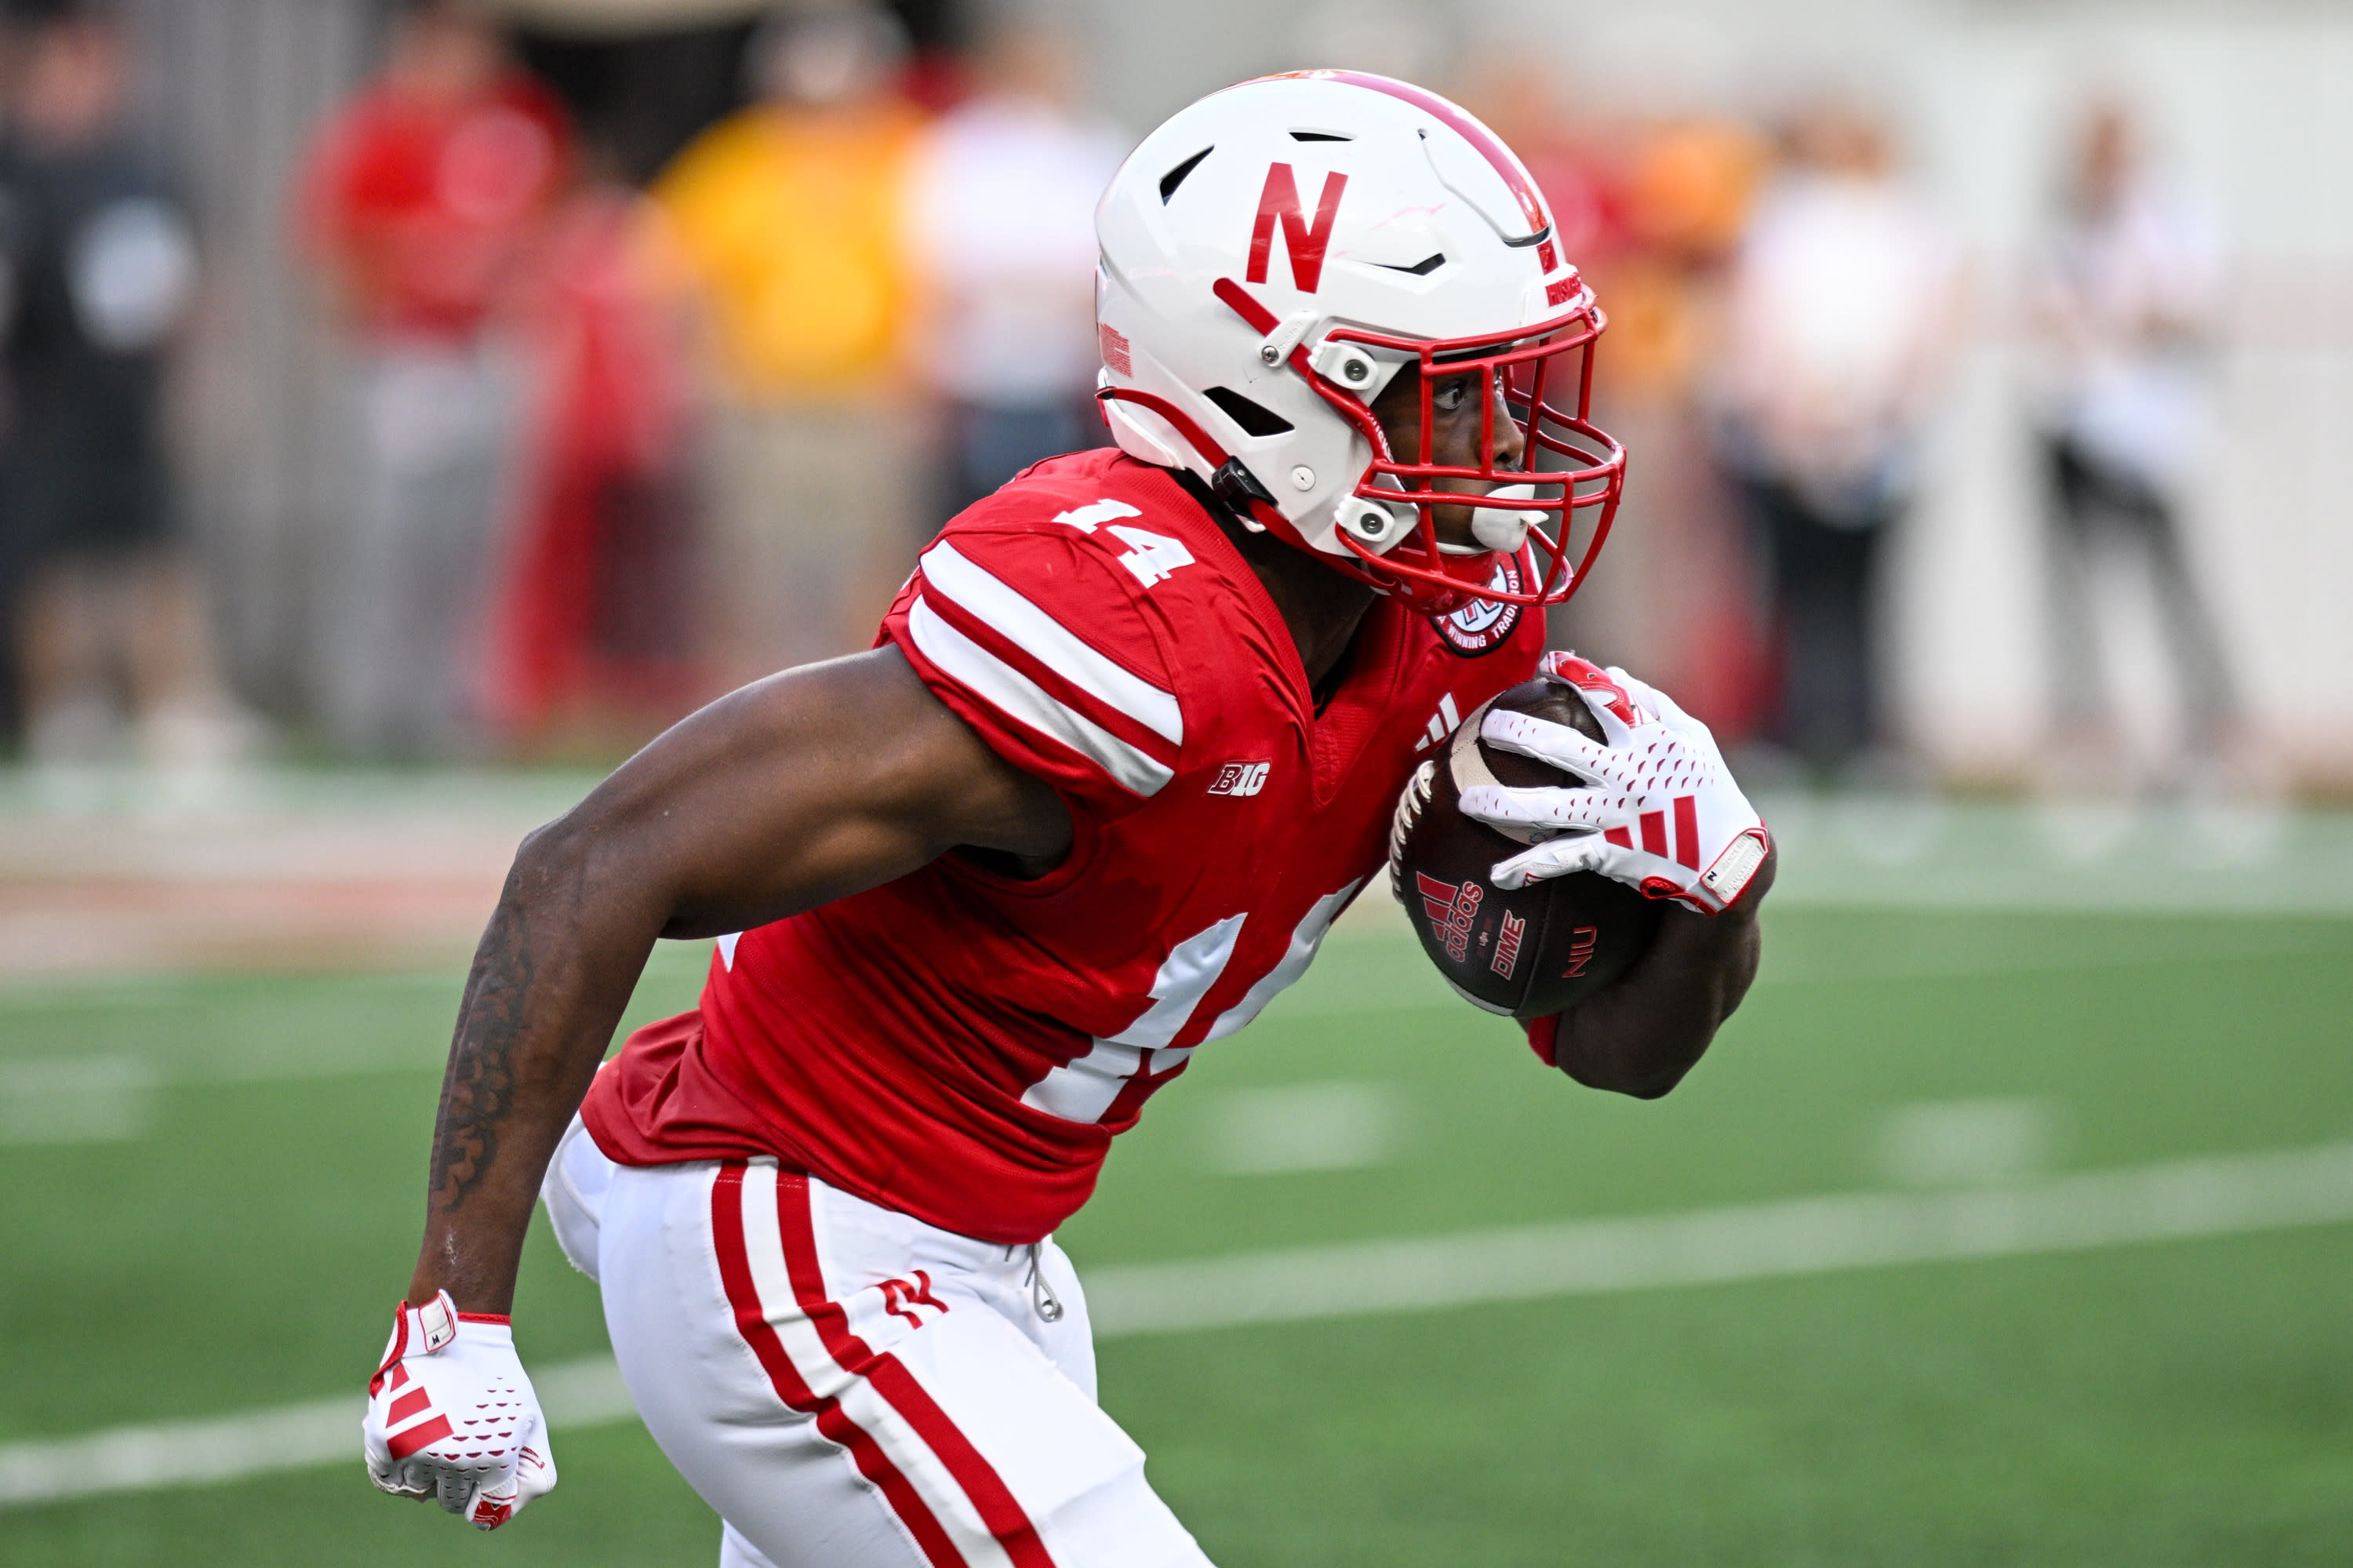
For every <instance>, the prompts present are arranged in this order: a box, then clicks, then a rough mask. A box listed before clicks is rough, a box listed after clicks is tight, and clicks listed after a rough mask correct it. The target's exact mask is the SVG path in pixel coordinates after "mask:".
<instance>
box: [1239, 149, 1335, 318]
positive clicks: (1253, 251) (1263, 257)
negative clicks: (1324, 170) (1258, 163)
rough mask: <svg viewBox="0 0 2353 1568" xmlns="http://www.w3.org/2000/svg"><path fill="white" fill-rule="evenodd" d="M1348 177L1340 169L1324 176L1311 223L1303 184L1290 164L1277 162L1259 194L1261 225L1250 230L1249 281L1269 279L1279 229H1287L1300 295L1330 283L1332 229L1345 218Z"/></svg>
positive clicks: (1287, 245)
mask: <svg viewBox="0 0 2353 1568" xmlns="http://www.w3.org/2000/svg"><path fill="white" fill-rule="evenodd" d="M1347 188H1348V176H1347V175H1344V174H1341V173H1339V172H1337V171H1336V170H1335V172H1333V173H1331V174H1328V175H1324V195H1323V196H1322V197H1321V198H1320V199H1319V200H1318V201H1317V202H1316V204H1315V221H1314V223H1313V224H1312V225H1311V224H1310V223H1309V222H1308V221H1307V216H1306V214H1305V213H1303V212H1302V211H1301V210H1300V206H1299V185H1298V182H1297V181H1296V180H1294V179H1293V177H1292V174H1291V165H1290V164H1269V165H1268V167H1267V171H1266V188H1265V189H1264V190H1262V191H1261V192H1259V196H1258V224H1257V227H1255V228H1252V229H1251V230H1250V272H1249V274H1248V277H1249V281H1251V282H1253V283H1263V282H1265V281H1266V264H1267V253H1268V252H1269V251H1271V250H1272V249H1274V226H1275V224H1276V223H1277V222H1278V221H1279V222H1281V223H1282V246H1283V249H1285V250H1287V251H1289V252H1290V253H1291V281H1292V282H1293V283H1294V284H1296V285H1297V286H1298V288H1299V291H1300V292H1302V293H1303V294H1312V293H1314V291H1315V285H1316V284H1318V283H1320V282H1322V281H1324V249H1325V248H1326V247H1327V246H1329V245H1330V244H1331V243H1332V225H1333V222H1334V220H1335V219H1336V218H1337V217H1339V216H1340V193H1341V192H1342V191H1344V190H1345V189H1347Z"/></svg>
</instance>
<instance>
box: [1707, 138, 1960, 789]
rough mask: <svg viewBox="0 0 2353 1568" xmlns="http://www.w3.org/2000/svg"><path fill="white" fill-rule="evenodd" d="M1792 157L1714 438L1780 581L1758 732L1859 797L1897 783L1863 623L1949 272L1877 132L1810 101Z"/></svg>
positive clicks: (1759, 252)
mask: <svg viewBox="0 0 2353 1568" xmlns="http://www.w3.org/2000/svg"><path fill="white" fill-rule="evenodd" d="M1785 147H1786V152H1787V162H1786V165H1785V167H1784V169H1783V171H1782V173H1781V175H1780V176H1779V177H1778V180H1777V181H1776V182H1775V184H1774V185H1772V187H1771V188H1770V189H1769V190H1768V191H1767V193H1766V196H1765V197H1764V199H1763V200H1762V201H1761V202H1760V203H1759V205H1758V207H1757V211H1756V214H1755V216H1754V217H1753V219H1752V220H1751V222H1750V224H1749V227H1748V230H1747V233H1746V236H1745V237H1744V238H1742V241H1741V247H1740V254H1739V259H1738V261H1737V263H1736V270H1735V273H1734V279H1733V284H1732V290H1731V299H1730V309H1729V314H1728V318H1727V321H1726V323H1725V347H1724V354H1723V357H1722V360H1721V362H1720V364H1719V365H1718V366H1717V372H1718V377H1719V379H1718V385H1717V387H1716V392H1717V395H1718V396H1719V397H1720V398H1721V411H1722V423H1721V427H1720V436H1721V440H1722V449H1723V453H1724V459H1725V464H1726V466H1727V467H1728V468H1729V469H1730V470H1731V471H1732V472H1733V473H1734V474H1735V475H1736V476H1737V477H1738V479H1739V480H1740V482H1741V483H1742V484H1743V486H1744V487H1745V488H1746V492H1747V494H1748V499H1749V503H1750V508H1751V514H1752V516H1753V517H1754V519H1755V522H1756V526H1757V535H1758V538H1759V542H1760V544H1761V545H1762V546H1763V548H1764V553H1765V555H1766V556H1767V559H1768V561H1769V563H1770V568H1771V573H1772V597H1773V602H1774V606H1775V613H1776V617H1777V620H1778V632H1779V640H1780V645H1781V647H1780V653H1781V661H1780V662H1781V678H1780V691H1779V700H1778V704H1777V705H1775V709H1776V711H1775V714H1774V717H1773V721H1772V723H1771V725H1770V726H1769V729H1768V733H1769V734H1770V735H1771V736H1772V738H1773V739H1775V740H1776V741H1778V743H1779V744H1781V745H1783V746H1785V747H1789V748H1791V749H1792V750H1793V751H1794V752H1795V753H1796V754H1797V756H1798V758H1799V759H1800V760H1802V761H1803V762H1804V763H1805V764H1806V765H1807V767H1808V768H1810V770H1811V771H1812V772H1813V773H1814V774H1815V775H1816V776H1817V777H1818V778H1819V779H1822V780H1824V781H1841V780H1845V781H1863V782H1869V781H1874V780H1877V779H1881V778H1882V776H1900V775H1901V774H1902V773H1903V772H1904V771H1905V768H1904V765H1903V764H1902V762H1901V759H1900V758H1898V757H1897V756H1896V755H1895V754H1894V753H1893V752H1892V751H1890V750H1888V749H1886V728H1885V715H1884V713H1883V691H1882V689H1881V688H1882V678H1881V674H1880V666H1881V660H1880V658H1879V655H1878V650H1877V642H1878V636H1877V633H1876V630H1875V629H1874V627H1873V616H1874V613H1875V610H1876V600H1877V599H1878V595H1879V588H1880V580H1879V579H1880V562H1881V560H1882V558H1883V555H1884V548H1883V546H1884V544H1885V541H1886V538H1887V535H1888V534H1889V533H1890V531H1891V530H1892V528H1893V526H1894V524H1895V522H1896V520H1897V519H1898V518H1899V517H1900V516H1901V515H1902V514H1903V512H1904V510H1905V505H1906V504H1907V503H1908V501H1909V499H1910V495H1911V491H1912V484H1913V466H1914V458H1915V445H1916V442H1917V438H1918V436H1919V431H1920V427H1921V424H1922V421H1923V420H1924V419H1925V418H1926V414H1927V411H1928V407H1929V403H1930V400H1931V399H1932V398H1933V397H1935V396H1936V393H1937V391H1938V390H1939V389H1940V387H1941V384H1942V379H1943V373H1944V370H1945V366H1946V363H1947V358H1948V350H1949V347H1950V345H1951V338H1952V331H1953V328H1954V326H1955V324H1956V323H1955V319H1954V317H1955V307H1956V304H1957V260H1956V256H1955V253H1954V250H1953V248H1952V246H1951V243H1950V241H1949V239H1948V238H1947V233H1946V231H1945V229H1944V228H1943V226H1942V225H1941V224H1940V223H1939V222H1938V221H1937V219H1936V217H1935V215H1934V214H1933V213H1932V212H1931V211H1930V210H1929V209H1928V207H1926V204H1925V203H1924V202H1923V201H1922V200H1921V199H1920V198H1919V197H1918V196H1916V195H1915V193H1914V192H1913V191H1912V189H1911V188H1910V186H1909V185H1906V184H1905V181H1904V180H1903V179H1902V178H1901V177H1900V176H1899V175H1898V174H1897V173H1896V169H1895V160H1894V148H1893V146H1892V145H1891V144H1890V141H1889V137H1888V133H1887V131H1886V129H1885V128H1884V127H1883V125H1881V124H1880V123H1879V122H1878V121H1877V120H1876V119H1874V118H1873V117H1872V116H1871V115H1870V114H1868V113H1866V112H1864V111H1862V110H1861V109H1859V108H1857V107H1855V106H1853V105H1851V104H1849V103H1846V102H1844V101H1840V100H1834V99H1824V100H1821V101H1817V102H1815V103H1813V104H1811V105H1809V106H1808V107H1806V108H1805V109H1803V110H1802V111H1799V114H1798V115H1797V116H1796V118H1795V119H1794V120H1793V121H1792V122H1790V125H1789V127H1788V131H1787V132H1786V135H1785Z"/></svg>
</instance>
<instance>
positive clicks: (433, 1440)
mask: <svg viewBox="0 0 2353 1568" xmlns="http://www.w3.org/2000/svg"><path fill="white" fill-rule="evenodd" d="M360 1441H361V1443H362V1445H363V1446H364V1447H365V1449H366V1450H367V1467H368V1479H370V1480H372V1481H374V1482H375V1485H376V1489H377V1490H378V1491H385V1492H390V1493H391V1494H392V1495H393V1496H395V1497H402V1498H420V1499H421V1498H427V1497H430V1498H437V1499H439V1500H440V1503H441V1506H442V1508H443V1509H445V1510H448V1512H450V1513H454V1514H461V1515H463V1516H464V1517H465V1520H466V1522H467V1523H469V1524H470V1525H472V1526H473V1527H474V1528H475V1529H477V1530H496V1529H497V1528H498V1527H499V1526H501V1525H502V1524H504V1523H505V1522H506V1521H507V1520H511V1519H512V1518H513V1517H514V1516H515V1515H516V1514H518V1513H521V1512H522V1509H523V1505H524V1504H526V1503H528V1502H530V1501H531V1499H533V1498H535V1497H538V1496H540V1495H541V1494H542V1493H543V1492H547V1491H551V1490H553V1489H554V1486H555V1460H554V1457H553V1456H552V1455H550V1454H549V1452H548V1447H547V1424H546V1422H545V1421H544V1420H543V1419H542V1417H541V1415H540V1414H539V1398H538V1396H537V1395H536V1394H534V1393H532V1389H531V1379H530V1378H528V1377H526V1376H524V1375H523V1370H522V1361H518V1360H517V1359H516V1358H515V1351H514V1330H513V1328H512V1326H510V1324H509V1323H508V1321H507V1319H504V1318H498V1317H491V1316H489V1315H487V1314H483V1313H460V1312H459V1310H458V1307H457V1303H455V1302H453V1301H451V1300H450V1299H449V1293H448V1291H446V1290H444V1291H440V1292H438V1293H437V1294H436V1295H435V1296H434V1298H433V1299H432V1300H430V1301H427V1303H426V1304H425V1305H424V1306H422V1307H411V1306H409V1305H408V1304H407V1303H406V1302H405V1301H404V1302H402V1303H401V1304H400V1306H399V1307H398V1308H396V1309H395V1310H394V1313H393V1325H392V1342H391V1343H390V1344H388V1345H386V1346H385V1352H384V1364H383V1365H382V1366H380V1367H378V1368H377V1369H376V1374H375V1377H373V1378H371V1379H369V1380H368V1406H367V1414H366V1415H364V1416H363V1417H362V1418H361V1420H360Z"/></svg>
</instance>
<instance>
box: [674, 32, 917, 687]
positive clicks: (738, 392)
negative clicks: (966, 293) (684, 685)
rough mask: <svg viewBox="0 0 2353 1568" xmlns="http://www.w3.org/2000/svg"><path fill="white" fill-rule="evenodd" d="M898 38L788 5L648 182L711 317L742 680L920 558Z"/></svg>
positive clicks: (861, 609)
mask: <svg viewBox="0 0 2353 1568" xmlns="http://www.w3.org/2000/svg"><path fill="white" fill-rule="evenodd" d="M904 50H905V38H904V36H903V34H902V32H901V31H900V29H899V26H898V25H897V23H896V22H895V21H894V20H893V19H892V17H891V16H889V15H888V14H887V13H885V12H882V11H881V10H878V9H874V8H872V7H869V6H864V5H847V4H844V5H826V6H821V7H817V8H812V9H807V10H797V11H791V12H783V13H779V14H778V15H777V16H776V17H774V18H773V19H771V20H770V21H769V22H768V23H767V24H766V25H765V26H764V27H763V28H762V30H761V32H760V33H759V34H758V35H756V36H755V37H754V40H753V44H752V47H751V49H750V51H749V53H748V55H747V58H746V69H747V71H748V72H749V73H750V76H751V85H752V87H753V90H754V98H755V101H754V103H753V104H752V105H751V106H750V107H749V108H746V109H744V110H743V111H740V112H738V113H736V114H734V115H733V116H732V117H730V118H729V119H727V120H724V121H722V122H720V123H719V124H717V125H715V126H713V127H712V129H710V130H709V131H707V132H703V134H702V136H700V137H699V138H697V139H696V140H695V141H694V142H693V143H691V145H689V146H688V147H687V149H686V150H685V151H684V152H683V153H681V154H679V156H678V158H677V160H676V161H675V162H674V163H673V164H671V165H670V168H669V169H668V170H666V171H665V172H664V173H663V174H662V175H661V176H660V178H659V180H657V181H656V183H655V185H654V193H653V194H654V198H655V201H656V203H657V204H658V206H659V208H660V210H661V211H662V212H663V213H664V214H665V215H666V217H667V218H668V221H669V224H670V228H671V231H672V236H673V238H674V241H675V244H676V247H677V249H678V252H679V254H680V256H681V258H682V260H683V261H684V264H685V266H686V268H687V269H688V270H689V273H690V275H691V278H692V280H693V282H694V284H695V286H696V287H697V288H698V289H699V291H700V292H701V295H702V301H703V303H704V305H705V315H706V321H707V325H708V328H709V334H708V343H709V350H710V354H709V357H710V361H711V365H712V373H713V379H714V380H715V382H716V387H715V392H716V394H717V396H716V401H717V404H718V407H717V408H716V409H715V410H714V418H712V421H711V446H710V450H709V453H708V457H707V460H706V469H705V475H704V477H705V481H706V483H707V484H708V486H709V489H710V492H711V494H710V516H709V526H710V530H711V537H710V541H709V548H710V556H711V560H710V566H711V568H712V593H711V596H710V599H711V604H712V616H713V620H714V624H713V625H712V627H711V628H710V633H711V636H712V641H713V643H714V644H715V646H714V647H713V649H712V653H713V656H714V658H715V660H716V662H717V664H718V670H717V672H716V673H717V674H718V675H719V677H720V678H721V679H722V680H723V682H725V683H728V684H733V683H736V682H739V681H742V680H746V679H751V678H754V677H756V676H758V675H762V674H765V673H770V672H773V671H776V670H780V669H784V668H786V667H787V666H789V665H793V664H798V663H804V662H808V661H810V660H815V659H823V658H828V657H830V656H831V655H833V654H837V653H846V652H851V651H852V650H854V649H856V648H858V647H860V646H862V645H863V644H864V642H865V641H866V637H865V635H864V630H863V629H866V628H870V627H871V625H872V623H873V620H874V618H875V615H876V614H877V613H879V611H880V609H881V606H882V604H883V602H884V601H885V600H886V599H888V596H889V590H890V588H892V586H894V585H895V583H896V582H897V580H898V578H899V577H901V576H902V575H904V572H905V570H906V569H907V567H908V566H910V565H912V562H913V538H912V535H911V529H910V527H909V519H910V517H911V516H912V514H913V496H914V494H915V488H914V486H915V484H916V482H918V481H919V479H920V474H919V473H917V472H915V471H914V465H913V464H912V463H911V462H910V461H909V426H908V423H907V419H906V418H905V417H904V416H903V411H904V409H905V407H906V404H907V401H908V393H907V391H906V389H905V386H904V381H903V375H902V365H901V359H902V334H903V331H904V327H905V323H906V321H907V318H908V311H909V304H910V282H909V278H908V272H907V266H906V263H905V260H904V255H905V243H906V242H905V238H904V235H903V234H902V204H903V193H904V191H905V181H906V175H907V166H908V160H909V154H910V152H911V150H912V149H913V146H914V144H915V141H916V137H917V134H918V132H920V131H921V129H922V126H923V117H922V115H921V113H920V111H917V110H916V109H915V108H914V107H913V105H912V104H910V103H908V102H907V101H905V100H904V99H903V98H902V97H901V96H900V95H899V93H898V92H897V91H896V90H894V87H893V79H894V76H895V73H896V71H897V69H898V68H899V65H900V62H901V58H902V55H903V53H904ZM902 557H903V559H902Z"/></svg>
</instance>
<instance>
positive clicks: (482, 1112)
mask: <svg viewBox="0 0 2353 1568" xmlns="http://www.w3.org/2000/svg"><path fill="white" fill-rule="evenodd" d="M534 968H535V965H534V962H533V956H532V949H531V928H530V921H529V920H528V919H527V918H526V917H525V916H524V914H523V911H522V906H521V905H520V903H519V901H518V900H517V899H516V897H515V887H514V884H513V883H512V881H510V882H509V884H508V886H507V890H506V893H505V895H503V896H501V898H500V900H499V907H498V912H497V913H496V914H494V915H492V916H491V924H490V928H489V929H488V930H486V931H484V932H483V933H482V941H481V946H480V948H477V949H476V951H475V954H474V972H473V973H472V975H471V976H470V977H469V978H468V980H467V981H466V996H465V1001H464V1003H463V1005H462V1006H461V1007H460V1009H459V1014H458V1033H457V1038H456V1039H455V1040H454V1041H453V1042H452V1044H451V1045H450V1048H449V1066H448V1071H447V1072H446V1073H445V1074H444V1075H442V1079H441V1108H440V1112H439V1114H438V1116H437V1117H436V1118H435V1120H434V1127H433V1182H432V1189H431V1194H430V1197H431V1202H432V1203H433V1205H434V1206H435V1207H437V1208H442V1209H456V1208H459V1207H462V1206H463V1205H464V1203H465V1202H466V1199H467V1197H468V1195H469V1194H470V1193H471V1192H473V1191H474V1189H475V1188H476V1187H477V1186H479V1185H480V1183H481V1181H482V1178H483V1177H484V1176H485V1175H487V1174H488V1173H489V1171H490V1169H491V1163H492V1162H493V1161H495V1160H497V1159H498V1152H499V1128H500V1126H501V1123H502V1122H504V1120H505V1119H506V1117H507V1114H508V1112H510V1111H511V1110H512V1109H513V1108H514V1098H515V1071H514V1052H515V1044H516V1042H517V1040H518V1038H519V1037H520V1036H521V1035H522V1027H523V1003H524V999H525V997H526V996H528V995H529V993H530V991H531V983H532V979H533V969H534Z"/></svg>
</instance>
